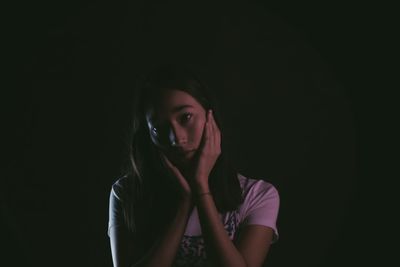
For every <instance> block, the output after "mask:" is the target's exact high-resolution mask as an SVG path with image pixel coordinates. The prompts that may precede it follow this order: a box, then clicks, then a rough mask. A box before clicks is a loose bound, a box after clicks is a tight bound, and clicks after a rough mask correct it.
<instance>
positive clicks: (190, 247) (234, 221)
mask: <svg viewBox="0 0 400 267" xmlns="http://www.w3.org/2000/svg"><path fill="white" fill-rule="evenodd" d="M225 217H226V220H225V223H224V228H225V230H226V232H227V234H228V235H229V237H230V239H231V240H233V239H234V238H235V237H236V235H235V234H236V230H237V228H238V226H239V214H238V212H237V211H234V212H228V213H227V214H225ZM172 266H173V267H189V266H190V267H204V266H206V251H205V246H204V239H203V236H201V235H200V236H188V235H184V236H183V238H182V241H181V245H180V247H179V250H178V252H177V255H176V257H175V261H174V264H173V265H172Z"/></svg>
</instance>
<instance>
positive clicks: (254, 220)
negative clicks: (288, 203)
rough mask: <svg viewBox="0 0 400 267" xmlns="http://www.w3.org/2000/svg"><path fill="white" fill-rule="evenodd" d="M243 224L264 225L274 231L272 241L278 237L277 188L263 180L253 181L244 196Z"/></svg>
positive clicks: (278, 201)
mask: <svg viewBox="0 0 400 267" xmlns="http://www.w3.org/2000/svg"><path fill="white" fill-rule="evenodd" d="M244 203H245V212H244V218H243V225H251V224H257V225H264V226H267V227H270V228H272V230H273V231H274V235H273V239H272V243H275V242H276V241H277V240H278V239H279V233H278V229H277V226H276V221H277V217H278V212H279V204H280V198H279V193H278V190H277V189H276V188H275V187H274V186H273V185H272V184H270V183H267V182H265V181H263V180H259V181H257V182H255V183H254V184H253V185H252V186H251V188H250V189H249V191H248V193H247V195H246V197H245V202H244Z"/></svg>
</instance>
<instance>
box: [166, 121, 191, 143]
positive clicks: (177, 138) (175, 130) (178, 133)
mask: <svg viewBox="0 0 400 267" xmlns="http://www.w3.org/2000/svg"><path fill="white" fill-rule="evenodd" d="M168 136H169V142H170V144H171V146H173V147H182V146H184V145H185V144H186V142H187V139H186V133H185V130H184V129H182V127H180V126H171V127H170V130H169V135H168Z"/></svg>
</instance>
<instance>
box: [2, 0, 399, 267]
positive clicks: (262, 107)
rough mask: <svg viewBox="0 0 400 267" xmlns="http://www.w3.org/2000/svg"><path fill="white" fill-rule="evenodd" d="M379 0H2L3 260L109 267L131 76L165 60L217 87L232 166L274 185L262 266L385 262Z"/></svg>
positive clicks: (383, 21) (383, 51)
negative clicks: (271, 226)
mask: <svg viewBox="0 0 400 267" xmlns="http://www.w3.org/2000/svg"><path fill="white" fill-rule="evenodd" d="M390 10H391V8H390V7H384V6H379V7H376V6H372V5H371V6H367V5H365V4H363V5H361V4H359V3H342V4H341V3H338V2H335V3H329V4H328V3H324V4H322V3H313V2H310V1H298V3H296V2H294V3H292V2H288V1H283V2H282V1H281V2H280V4H272V3H261V2H260V3H257V2H246V3H244V1H243V2H242V3H238V4H233V3H228V2H225V3H224V2H219V3H212V2H204V1H203V2H198V3H192V2H190V3H189V2H188V1H182V2H179V3H175V4H174V5H171V4H167V3H164V2H161V1H159V2H152V3H150V2H146V3H142V2H130V3H127V2H123V3H116V2H95V1H93V2H83V1H81V2H77V3H73V2H70V1H68V2H67V1H64V2H60V1H54V2H33V1H32V2H26V3H22V2H20V3H14V4H13V5H12V6H8V7H6V8H5V9H4V11H5V13H6V16H5V21H6V22H5V24H4V26H5V29H4V31H3V33H4V35H3V39H4V44H5V45H6V48H5V50H4V52H5V58H4V59H5V60H4V61H3V62H4V63H6V66H7V69H8V70H11V72H10V74H8V72H6V73H5V74H6V75H5V76H6V77H5V81H8V79H9V80H10V81H11V82H10V83H8V85H7V86H5V87H4V88H5V89H9V90H7V92H9V96H7V97H6V98H4V99H3V101H4V100H6V103H5V105H4V106H5V107H6V113H5V114H6V119H5V123H4V125H5V126H6V127H5V129H10V130H9V131H8V130H7V131H5V132H6V134H9V136H7V139H4V140H5V141H6V142H5V145H6V146H5V148H4V150H3V151H5V152H6V155H7V158H8V159H9V160H8V161H7V162H6V166H5V170H6V171H5V175H4V176H3V178H4V180H3V182H2V184H3V185H5V186H2V187H1V191H0V193H1V224H2V226H1V228H2V230H3V234H2V237H1V240H2V242H1V245H2V246H4V249H2V250H1V253H2V255H1V259H2V261H4V262H6V263H7V264H6V265H4V266H112V262H111V253H110V247H109V240H108V236H107V234H106V231H107V220H108V210H107V208H108V196H109V192H110V186H111V184H112V182H113V181H115V180H116V179H117V178H118V175H120V173H119V167H120V163H121V160H122V157H123V146H124V138H125V131H126V128H127V126H128V123H129V118H130V114H129V112H130V110H131V106H132V100H133V98H132V97H133V86H134V83H135V79H136V78H138V77H140V76H141V75H143V73H145V72H146V70H148V69H150V68H152V67H154V66H156V65H157V64H159V63H164V62H182V63H186V64H189V65H191V66H192V67H193V69H194V70H196V71H197V72H198V73H199V74H200V76H202V77H203V79H204V80H205V81H206V82H207V83H208V84H209V86H210V87H212V88H213V89H215V90H216V94H217V95H218V97H219V99H220V105H221V108H222V115H223V118H224V119H225V121H226V128H227V137H228V140H229V142H230V144H231V146H232V151H233V152H234V160H235V162H236V164H237V165H238V167H239V169H240V170H241V171H242V174H244V175H245V176H248V177H254V178H260V179H265V180H267V181H270V182H272V183H273V184H274V185H276V187H277V188H278V190H279V192H280V196H281V210H280V215H279V219H278V227H279V231H280V240H279V242H278V243H276V244H274V245H273V246H272V248H271V250H270V254H269V256H268V260H267V262H266V266H292V265H296V266H353V265H355V266H360V265H365V264H367V265H369V264H379V265H382V264H384V263H387V262H389V260H390V256H391V255H393V254H391V253H392V250H391V249H390V247H389V245H388V242H387V239H386V238H387V237H388V236H391V235H392V234H393V233H392V232H391V231H390V230H388V229H389V223H387V219H386V215H385V214H386V211H391V208H390V203H393V202H394V200H392V195H391V194H389V193H387V194H386V193H385V192H386V190H388V188H387V187H388V186H387V184H386V183H385V182H383V181H384V180H382V179H385V178H386V177H387V173H386V171H387V168H386V166H387V165H390V161H386V160H383V158H384V157H385V156H387V154H385V153H381V152H382V150H381V149H382V147H385V146H386V144H388V143H389V142H388V141H387V140H388V136H386V135H383V134H382V132H385V133H386V132H389V131H388V130H385V129H384V128H383V126H382V125H386V124H389V125H390V123H391V119H390V115H389V114H392V112H393V111H392V110H391V107H392V106H391V105H390V104H389V103H390V99H391V97H390V94H388V93H390V88H391V87H390V86H387V84H386V82H387V80H386V79H385V76H389V75H390V71H388V72H386V71H383V68H384V67H385V66H386V64H388V63H387V62H388V61H390V58H389V57H390V55H391V54H390V53H389V52H388V51H389V47H390V44H391V41H390V39H392V36H393V35H394V32H392V29H393V28H394V19H393V17H392V16H391V15H390V14H389V12H390ZM388 58H389V60H388V61H386V60H387V59H388ZM7 78H8V79H7ZM5 84H6V82H5ZM388 89H389V90H388ZM382 96H383V98H381V97H382ZM8 100H9V101H8ZM7 104H9V105H7ZM382 115H383V116H382ZM9 140H10V141H9ZM3 253H4V254H3ZM2 266H3V265H2Z"/></svg>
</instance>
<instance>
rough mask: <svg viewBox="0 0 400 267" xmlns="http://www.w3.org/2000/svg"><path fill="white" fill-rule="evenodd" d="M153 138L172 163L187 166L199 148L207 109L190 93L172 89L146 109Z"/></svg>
mask: <svg viewBox="0 0 400 267" xmlns="http://www.w3.org/2000/svg"><path fill="white" fill-rule="evenodd" d="M146 121H147V125H148V129H149V133H150V136H151V140H152V142H153V143H154V145H155V146H156V147H158V148H159V149H160V150H161V151H162V152H163V153H164V154H165V155H166V156H167V157H168V158H169V159H170V160H171V161H172V162H174V163H175V164H177V165H186V163H188V162H190V160H191V159H192V158H193V156H194V154H195V152H196V150H197V149H198V148H199V146H200V143H201V139H202V134H203V129H204V125H205V122H206V110H205V109H204V108H203V106H202V105H201V104H200V103H199V102H198V101H197V100H196V99H195V98H193V97H192V96H191V95H190V94H188V93H186V92H183V91H180V90H175V89H169V90H166V91H165V93H163V95H162V96H161V97H160V98H159V99H158V100H157V101H156V102H155V104H154V106H153V107H150V108H149V109H148V110H147V112H146Z"/></svg>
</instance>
